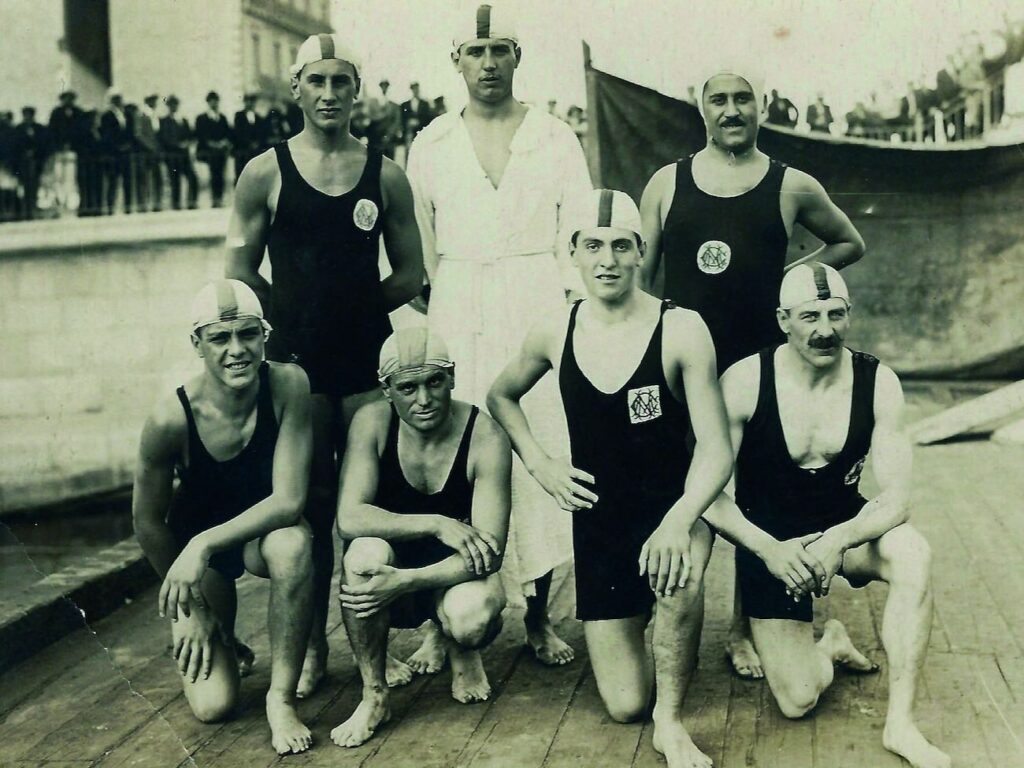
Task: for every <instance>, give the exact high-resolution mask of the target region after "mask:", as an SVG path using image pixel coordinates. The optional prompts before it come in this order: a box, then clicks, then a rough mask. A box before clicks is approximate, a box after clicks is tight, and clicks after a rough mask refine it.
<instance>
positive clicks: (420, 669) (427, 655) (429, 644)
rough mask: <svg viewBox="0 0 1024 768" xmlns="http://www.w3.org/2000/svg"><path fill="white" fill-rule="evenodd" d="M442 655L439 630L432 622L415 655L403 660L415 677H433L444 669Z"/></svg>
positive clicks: (441, 641) (442, 648)
mask: <svg viewBox="0 0 1024 768" xmlns="http://www.w3.org/2000/svg"><path fill="white" fill-rule="evenodd" d="M444 655H445V650H444V641H443V640H442V638H441V630H439V629H438V628H437V625H436V624H435V623H434V622H430V624H428V625H427V629H426V630H425V633H424V636H423V643H422V644H421V645H420V647H419V649H418V650H417V651H416V653H414V654H413V655H412V656H410V657H409V658H408V659H406V660H405V663H406V664H408V665H409V666H410V667H412V671H413V672H415V673H416V674H417V675H433V674H436V673H437V672H440V671H441V670H442V669H443V668H444Z"/></svg>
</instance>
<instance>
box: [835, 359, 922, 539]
mask: <svg viewBox="0 0 1024 768" xmlns="http://www.w3.org/2000/svg"><path fill="white" fill-rule="evenodd" d="M912 463H913V459H912V451H911V448H910V440H909V439H908V438H907V435H906V433H905V432H904V431H903V389H902V387H901V386H900V382H899V379H898V378H896V374H895V373H893V372H892V370H891V369H890V368H888V367H886V366H882V365H880V366H879V367H878V377H877V381H876V384H875V428H874V431H873V432H872V433H871V467H872V469H873V470H874V473H875V479H876V480H877V481H878V486H879V489H880V493H879V494H878V495H877V496H875V498H873V499H871V501H869V502H868V503H867V504H865V505H864V507H863V508H862V509H861V511H860V512H859V513H858V514H857V516H856V517H855V518H853V519H852V520H849V521H848V522H845V523H842V524H841V525H837V526H835V527H834V528H830V529H829V530H828V531H826V533H825V536H824V537H822V538H825V537H833V538H834V539H835V540H836V541H837V542H838V543H839V544H840V546H841V547H842V548H843V549H844V550H846V549H851V548H853V547H856V546H858V545H860V544H863V543H865V542H867V541H873V540H874V539H877V538H878V537H880V536H881V535H882V534H883V533H886V532H887V531H890V530H892V529H893V528H895V527H896V526H897V525H900V524H901V523H905V522H906V521H907V520H908V519H909V518H910V512H909V502H910V481H911V466H912Z"/></svg>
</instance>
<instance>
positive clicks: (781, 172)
mask: <svg viewBox="0 0 1024 768" xmlns="http://www.w3.org/2000/svg"><path fill="white" fill-rule="evenodd" d="M786 168H787V166H786V164H785V163H780V162H779V161H778V160H776V159H775V158H768V174H767V177H766V178H765V182H766V183H765V184H764V188H765V191H766V192H772V193H774V194H778V193H779V192H780V191H781V190H782V180H783V179H784V178H785V176H786Z"/></svg>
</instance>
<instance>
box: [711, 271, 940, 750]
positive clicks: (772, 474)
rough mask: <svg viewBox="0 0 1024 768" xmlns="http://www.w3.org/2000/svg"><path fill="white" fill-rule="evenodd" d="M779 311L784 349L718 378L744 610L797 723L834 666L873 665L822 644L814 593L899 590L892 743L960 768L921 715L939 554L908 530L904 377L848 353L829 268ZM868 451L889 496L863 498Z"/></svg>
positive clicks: (729, 525)
mask: <svg viewBox="0 0 1024 768" xmlns="http://www.w3.org/2000/svg"><path fill="white" fill-rule="evenodd" d="M777 314H778V322H779V326H780V327H781V328H782V331H783V333H785V335H786V343H784V344H782V345H781V346H772V347H769V348H767V349H764V350H762V351H761V352H760V353H759V354H756V355H751V356H750V357H747V358H744V359H743V360H740V361H739V362H738V363H736V364H735V365H733V366H732V367H730V368H729V370H727V371H726V372H725V375H724V376H723V377H722V388H723V391H724V395H725V404H726V410H727V411H728V416H729V424H730V429H731V433H732V443H733V446H734V447H735V449H736V452H737V453H736V494H735V502H733V500H732V498H730V497H728V496H727V495H725V494H722V495H721V496H720V497H719V500H718V501H716V502H715V504H714V505H712V507H711V509H710V510H708V512H707V513H706V514H705V518H706V519H707V520H708V522H710V523H711V524H712V525H714V526H715V527H716V528H718V529H719V530H720V531H721V532H722V533H723V534H725V535H726V536H727V537H728V538H730V539H732V540H733V541H734V542H735V543H736V544H737V548H736V579H737V583H738V585H739V589H740V594H741V596H742V599H743V609H744V612H745V613H746V615H747V616H749V618H750V624H751V628H752V630H753V638H754V647H755V648H756V650H757V653H758V655H759V656H760V657H761V662H762V664H763V665H764V672H765V675H766V677H767V678H768V685H769V687H770V688H771V691H772V694H773V695H774V696H775V700H776V702H778V705H779V708H780V709H781V710H782V713H783V714H784V715H785V716H786V717H802V716H803V715H805V714H807V713H808V712H809V711H810V710H811V709H812V708H813V707H814V706H815V704H817V702H818V698H819V697H820V696H821V694H822V693H824V692H825V690H826V689H827V688H828V687H829V685H831V683H832V678H833V665H834V664H837V665H839V666H841V667H844V668H846V669H848V670H852V671H857V672H871V671H875V670H877V667H876V666H875V665H874V664H872V663H871V662H870V661H869V660H868V659H866V658H865V657H864V656H863V655H862V654H861V653H860V652H859V651H857V649H856V648H854V646H853V644H852V643H851V642H850V638H849V636H848V635H847V634H846V630H845V629H844V628H843V625H842V624H840V623H839V622H838V621H836V620H834V619H833V620H830V621H828V622H827V623H826V624H825V632H824V635H823V636H822V638H821V639H820V640H819V641H818V642H817V643H815V641H814V632H813V627H812V625H811V619H812V600H811V596H812V594H819V595H820V594H827V593H828V590H829V585H830V584H831V582H832V579H833V578H834V577H835V576H837V575H841V576H843V577H844V578H845V579H846V580H847V581H849V582H850V584H851V585H853V586H856V587H859V586H864V585H865V584H867V583H869V582H871V581H884V582H886V583H888V585H889V596H888V599H887V600H886V603H885V613H884V614H883V616H882V645H883V646H884V648H885V652H886V654H887V656H888V658H889V665H890V669H889V711H888V714H887V715H886V720H885V730H884V731H883V732H882V742H883V744H884V745H885V747H886V748H887V749H889V750H891V751H892V752H895V753H896V754H898V755H900V756H901V757H903V758H905V759H906V760H907V762H909V763H910V764H911V765H912V766H914V767H915V768H948V766H949V764H950V759H949V757H948V756H947V755H946V754H945V753H944V752H942V751H941V750H939V749H938V748H937V747H935V746H934V745H932V744H931V743H929V742H928V741H927V740H926V739H925V737H924V736H923V735H922V734H921V732H920V731H919V730H918V728H917V725H916V724H915V723H914V719H913V713H912V709H913V703H914V693H915V691H916V688H917V681H918V677H919V676H920V672H921V667H922V665H923V664H924V657H925V651H926V650H927V647H928V635H929V633H930V632H931V626H932V592H931V586H930V581H931V574H930V572H929V563H930V550H929V548H928V543H927V542H926V541H925V540H924V537H923V536H921V534H920V533H918V532H917V530H916V529H915V528H914V527H913V526H912V525H911V524H910V523H909V522H908V519H909V507H908V502H909V497H910V469H911V450H910V442H909V441H908V440H907V437H906V435H905V434H904V432H903V427H902V418H903V391H902V388H901V387H900V382H899V379H897V378H896V374H894V373H893V372H892V370H891V369H889V368H888V367H886V366H884V365H882V364H881V363H879V362H878V360H876V359H875V358H874V357H872V356H871V355H867V354H864V353H863V352H857V351H853V350H850V349H847V348H846V347H845V346H844V345H843V338H844V337H845V336H846V333H847V331H848V330H849V327H850V316H851V315H850V293H849V291H848V289H847V287H846V284H845V283H844V282H843V278H842V277H840V276H839V273H838V272H836V270H834V269H833V268H832V267H829V266H827V265H824V264H821V263H818V262H811V263H809V264H803V265H800V266H797V267H794V268H793V269H792V270H790V271H789V272H788V273H787V274H786V277H785V278H784V279H783V281H782V287H781V289H780V291H779V309H778V310H777ZM869 451H870V453H871V456H872V467H873V468H874V473H875V478H876V480H877V481H878V485H879V488H880V490H881V492H880V493H879V494H878V495H877V496H875V497H874V498H873V499H871V500H870V501H866V500H865V499H864V498H863V497H862V496H861V495H860V493H859V491H858V487H859V484H860V476H861V470H862V469H863V467H864V462H865V460H866V458H867V455H868V452H869Z"/></svg>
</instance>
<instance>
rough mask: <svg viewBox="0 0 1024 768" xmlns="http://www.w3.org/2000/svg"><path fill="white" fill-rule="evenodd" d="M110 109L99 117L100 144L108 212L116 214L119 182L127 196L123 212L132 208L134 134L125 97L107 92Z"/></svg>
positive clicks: (113, 90) (117, 93)
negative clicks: (115, 205) (125, 104)
mask: <svg viewBox="0 0 1024 768" xmlns="http://www.w3.org/2000/svg"><path fill="white" fill-rule="evenodd" d="M107 100H108V102H109V103H108V106H107V109H106V111H105V112H104V113H103V115H102V116H101V117H100V142H101V146H102V152H103V160H102V164H103V168H104V177H105V185H106V200H105V201H104V202H105V208H106V213H107V214H111V213H113V212H114V202H115V200H116V199H117V183H118V181H119V180H120V182H121V187H122V191H123V193H124V200H123V204H124V212H125V213H131V209H132V190H133V186H134V185H133V184H132V181H133V179H132V169H131V155H132V133H131V127H130V124H129V122H128V121H129V118H128V114H127V112H126V111H125V106H124V97H123V96H122V95H121V92H120V91H119V90H117V89H116V88H111V89H110V90H109V91H107Z"/></svg>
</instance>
